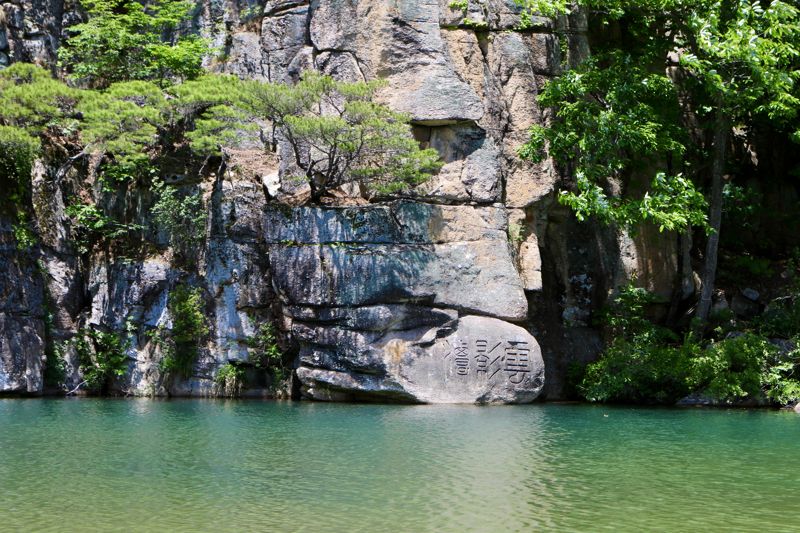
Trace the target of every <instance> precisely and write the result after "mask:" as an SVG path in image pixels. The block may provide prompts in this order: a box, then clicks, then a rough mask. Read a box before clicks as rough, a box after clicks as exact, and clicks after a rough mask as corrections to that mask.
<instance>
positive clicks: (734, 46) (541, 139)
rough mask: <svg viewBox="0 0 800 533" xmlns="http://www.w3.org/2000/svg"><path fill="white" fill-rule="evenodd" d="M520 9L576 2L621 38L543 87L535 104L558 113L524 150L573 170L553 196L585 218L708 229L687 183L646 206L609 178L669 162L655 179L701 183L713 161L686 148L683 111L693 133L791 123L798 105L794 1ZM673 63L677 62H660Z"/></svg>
mask: <svg viewBox="0 0 800 533" xmlns="http://www.w3.org/2000/svg"><path fill="white" fill-rule="evenodd" d="M519 3H522V4H525V5H527V7H528V8H529V9H533V10H538V11H540V12H544V13H546V14H550V15H553V14H556V13H563V12H567V11H569V9H570V8H572V7H575V5H577V6H580V7H582V8H584V9H586V10H588V11H589V12H590V13H591V14H592V15H593V16H595V17H596V18H599V19H600V24H601V25H602V24H604V25H606V26H609V25H612V24H614V25H618V26H619V27H622V28H624V31H625V32H626V36H625V37H626V38H625V39H622V40H621V41H612V42H610V43H609V42H606V43H602V44H598V46H597V48H596V50H593V57H592V58H591V59H589V60H587V61H585V62H583V63H582V64H581V65H579V66H577V67H575V68H574V69H570V70H568V71H567V72H565V73H564V74H563V75H562V76H559V77H558V78H556V79H555V80H554V81H553V82H551V83H549V84H548V85H547V86H546V87H545V89H544V91H543V92H542V94H541V96H540V100H541V102H542V104H543V105H546V106H550V107H554V108H556V119H555V120H554V121H553V123H552V125H551V126H550V127H538V126H537V127H534V128H533V130H532V131H531V141H530V142H529V143H528V145H527V146H526V147H525V148H524V149H523V150H522V155H523V156H524V157H529V158H533V159H536V158H540V157H542V155H543V153H544V151H545V149H547V150H546V151H547V152H548V153H549V154H550V155H552V156H553V157H554V158H555V159H556V160H557V161H559V162H560V163H561V164H563V165H566V166H567V167H568V168H570V169H571V170H572V171H574V172H575V174H576V175H577V176H578V183H577V186H576V188H575V189H574V190H568V191H563V192H562V194H561V198H560V199H561V201H562V202H564V203H565V204H567V205H569V206H571V207H573V208H574V209H575V210H576V213H578V215H579V216H581V217H583V216H587V215H597V216H599V218H600V219H602V220H605V221H619V222H623V223H626V224H630V223H635V222H638V221H640V220H646V219H648V218H654V219H655V221H656V223H657V224H658V225H659V226H661V227H662V228H663V229H681V228H685V227H688V226H690V225H703V224H704V221H703V218H704V217H703V215H702V213H703V211H704V208H705V204H704V202H703V201H702V198H700V196H699V194H698V192H697V190H696V188H695V186H694V185H693V184H692V181H691V180H687V179H682V181H681V182H680V183H678V184H677V185H678V187H677V188H676V187H675V186H671V187H669V188H668V189H666V190H664V189H663V188H659V187H655V186H654V187H653V188H652V189H651V191H650V193H649V195H650V196H651V202H650V204H649V205H644V204H643V203H642V202H639V201H637V200H636V199H634V197H635V195H634V197H631V196H627V195H610V194H609V190H608V186H607V184H606V180H607V179H618V180H621V181H622V182H623V183H622V185H623V189H624V188H625V186H627V179H629V178H630V176H631V174H632V173H635V172H638V173H639V174H640V175H641V174H645V173H646V172H647V170H648V169H653V168H656V169H658V167H659V166H665V170H664V171H660V170H656V172H665V173H666V174H660V175H661V178H660V179H661V182H662V183H671V182H673V181H674V180H677V179H678V178H679V176H681V174H683V175H686V176H690V177H692V178H695V177H700V176H698V174H699V173H700V172H701V171H702V169H703V168H705V164H704V161H705V158H707V157H708V156H709V154H708V153H707V152H704V151H703V150H702V149H701V150H699V151H698V150H689V147H688V143H689V142H690V141H696V139H697V137H696V133H697V132H693V131H689V129H688V127H689V126H690V125H688V124H686V122H684V120H683V119H684V114H683V113H685V112H686V107H685V106H686V105H688V106H689V107H690V109H691V112H692V113H693V114H694V119H695V121H696V122H695V124H694V125H691V127H698V126H699V127H700V128H713V127H715V126H716V124H715V121H717V119H718V118H720V117H723V118H724V121H725V124H723V127H725V128H730V127H733V126H737V127H746V125H747V124H749V123H752V121H753V120H756V119H757V118H758V117H759V116H762V117H765V118H768V119H769V120H771V121H773V122H780V121H783V122H784V123H787V124H789V122H788V121H790V120H792V119H794V118H795V117H796V116H797V112H798V110H799V109H800V100H799V99H798V96H799V95H800V91H798V88H797V81H798V77H799V76H800V75H799V74H798V71H797V61H798V58H799V57H800V55H799V54H800V22H798V21H799V20H800V17H798V10H797V7H796V6H794V5H793V4H791V3H787V2H782V1H779V0H774V1H762V2H749V1H741V0H724V1H714V0H704V1H700V2H697V1H686V0H668V1H662V0H657V1H647V2H630V1H627V0H606V1H604V0H581V1H578V2H576V3H573V2H566V1H562V0H552V1H551V0H524V1H523V0H520V1H519ZM670 54H672V56H670ZM668 58H676V59H677V62H676V63H674V64H672V65H671V68H670V69H664V68H663V67H660V66H661V65H663V64H664V62H665V61H667V60H668ZM679 95H680V98H681V99H682V100H683V102H681V100H680V99H679ZM795 127H796V125H795ZM798 131H800V130H798ZM798 131H795V133H794V134H795V135H797V133H798ZM659 162H660V164H659ZM651 172H652V170H651ZM654 185H656V183H654Z"/></svg>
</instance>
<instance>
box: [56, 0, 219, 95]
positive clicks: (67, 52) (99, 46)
mask: <svg viewBox="0 0 800 533" xmlns="http://www.w3.org/2000/svg"><path fill="white" fill-rule="evenodd" d="M81 4H82V6H83V8H84V9H85V10H86V13H87V14H88V16H89V19H88V20H87V21H86V22H84V23H81V24H76V25H73V26H70V27H68V28H66V30H67V32H68V34H69V36H68V38H67V39H66V41H65V42H64V44H63V46H62V47H61V48H60V49H59V54H58V56H59V59H60V61H61V65H62V66H64V67H65V68H66V69H67V70H68V72H70V75H71V77H72V79H73V80H77V81H81V82H83V83H86V84H87V85H89V86H90V87H99V88H102V87H107V86H109V85H110V84H112V83H115V82H118V81H127V80H156V81H158V82H159V83H161V84H164V83H166V82H168V81H169V80H171V79H174V78H178V79H186V78H188V79H191V78H194V77H197V76H198V75H199V74H200V72H201V71H202V60H203V56H204V55H205V54H207V53H208V52H209V51H210V48H209V45H208V42H207V41H206V40H204V39H200V38H198V37H195V36H180V37H175V33H176V31H177V28H178V26H179V25H181V24H182V23H183V22H185V21H186V20H188V19H189V17H190V10H191V9H192V7H193V3H192V2H189V1H186V0H152V1H149V2H145V3H140V2H137V1H136V0H83V1H82V2H81ZM167 38H169V40H167Z"/></svg>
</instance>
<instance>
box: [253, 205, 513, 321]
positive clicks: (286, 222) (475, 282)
mask: <svg viewBox="0 0 800 533" xmlns="http://www.w3.org/2000/svg"><path fill="white" fill-rule="evenodd" d="M505 228H506V218H505V211H504V210H502V209H498V208H493V207H486V208H472V207H454V206H436V205H431V204H421V203H415V202H398V203H394V204H390V205H388V206H374V207H365V208H332V209H326V208H301V209H297V210H293V211H292V213H291V214H289V215H286V214H285V212H282V211H280V210H271V211H269V212H268V213H267V222H266V223H265V230H266V234H267V241H268V243H269V244H270V261H271V265H272V269H273V280H274V284H275V290H276V292H277V293H278V294H279V295H281V296H282V297H283V298H285V299H286V300H287V301H288V302H290V303H291V304H293V305H307V306H326V307H341V306H364V305H374V304H379V303H402V302H408V301H413V302H425V303H427V304H430V305H432V306H437V307H450V308H455V309H459V310H461V311H465V312H478V313H481V314H485V315H488V316H495V317H498V318H504V319H508V320H522V319H524V318H525V316H526V314H527V302H526V300H525V294H524V291H523V288H522V281H521V279H520V277H519V273H518V272H517V270H516V268H515V267H514V263H513V260H512V256H511V253H512V252H511V248H510V246H509V243H508V238H507V236H506V231H505ZM476 287H480V288H481V290H479V291H476V290H475V288H476Z"/></svg>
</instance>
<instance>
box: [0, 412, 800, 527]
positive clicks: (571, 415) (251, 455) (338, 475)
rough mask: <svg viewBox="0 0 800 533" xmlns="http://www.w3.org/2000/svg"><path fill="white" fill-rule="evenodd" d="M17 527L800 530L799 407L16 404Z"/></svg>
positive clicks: (11, 427) (13, 499)
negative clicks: (782, 409)
mask: <svg viewBox="0 0 800 533" xmlns="http://www.w3.org/2000/svg"><path fill="white" fill-rule="evenodd" d="M0 530H2V531H126V532H127V531H275V532H281V531H298V532H305V531H308V532H315V533H322V532H355V531H364V532H384V531H386V532H466V531H478V532H495V531H497V532H503V531H525V532H528V531H655V530H658V531H769V532H773V531H800V416H798V415H796V414H794V413H788V412H775V411H738V410H666V409H665V410H657V409H641V408H609V407H592V406H577V405H552V404H550V405H532V406H524V407H522V406H521V407H472V406H456V407H450V406H384V405H328V404H314V403H262V402H254V401H238V402H237V401H202V400H177V401H150V400H93V399H77V400H47V399H39V400H12V399H7V400H0Z"/></svg>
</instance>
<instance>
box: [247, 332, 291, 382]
mask: <svg viewBox="0 0 800 533" xmlns="http://www.w3.org/2000/svg"><path fill="white" fill-rule="evenodd" d="M248 345H249V346H250V349H251V352H250V362H251V363H252V364H253V366H255V367H256V368H260V369H262V370H266V371H268V372H269V373H270V374H272V377H273V378H274V380H275V381H281V380H283V379H284V378H286V373H287V370H288V369H287V368H286V363H285V362H284V359H283V352H282V351H281V349H280V346H278V339H277V336H276V335H275V326H274V325H273V324H272V323H271V322H263V323H262V324H260V325H259V326H258V328H257V329H256V334H255V335H253V336H251V337H249V338H248Z"/></svg>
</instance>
